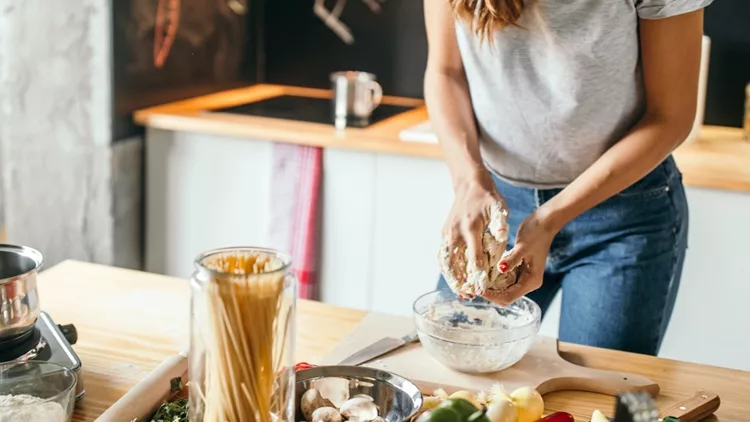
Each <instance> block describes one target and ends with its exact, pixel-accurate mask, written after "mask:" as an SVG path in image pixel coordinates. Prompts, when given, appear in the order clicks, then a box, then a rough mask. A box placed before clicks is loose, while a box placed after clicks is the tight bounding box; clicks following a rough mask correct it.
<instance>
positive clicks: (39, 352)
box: [0, 312, 85, 400]
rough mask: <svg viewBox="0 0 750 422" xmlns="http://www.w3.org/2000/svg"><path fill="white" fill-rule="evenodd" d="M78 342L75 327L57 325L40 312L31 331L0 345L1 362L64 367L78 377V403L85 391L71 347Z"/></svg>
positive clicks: (44, 313)
mask: <svg viewBox="0 0 750 422" xmlns="http://www.w3.org/2000/svg"><path fill="white" fill-rule="evenodd" d="M77 341H78V332H77V331H76V327H75V326H73V325H72V324H71V325H57V324H55V323H54V322H53V321H52V318H50V316H49V315H47V313H46V312H41V313H40V315H39V318H37V320H36V323H35V324H34V328H33V329H31V330H29V331H27V332H25V333H22V334H20V335H18V336H16V337H13V338H11V339H7V340H3V341H2V342H0V362H10V361H16V362H20V361H26V360H35V361H41V362H51V363H56V364H58V365H61V366H64V367H66V368H68V369H70V370H72V371H74V372H76V373H77V374H78V375H79V376H78V384H77V385H76V399H77V400H79V399H81V398H82V397H83V394H84V392H85V390H84V388H83V379H82V378H81V376H80V370H81V360H80V359H79V358H78V355H76V353H75V351H74V350H73V348H72V347H71V345H73V344H76V342H77Z"/></svg>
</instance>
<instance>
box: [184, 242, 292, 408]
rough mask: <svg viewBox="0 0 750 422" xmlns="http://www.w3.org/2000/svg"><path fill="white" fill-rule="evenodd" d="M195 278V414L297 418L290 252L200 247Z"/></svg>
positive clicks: (192, 390) (192, 363)
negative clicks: (295, 412) (209, 249)
mask: <svg viewBox="0 0 750 422" xmlns="http://www.w3.org/2000/svg"><path fill="white" fill-rule="evenodd" d="M195 266H196V271H195V273H194V274H193V277H192V278H191V280H190V286H191V291H192V295H191V297H192V299H191V329H190V357H189V360H190V369H189V386H190V412H189V419H190V421H191V422H238V421H257V422H294V410H295V407H294V379H295V378H294V327H295V323H294V321H295V320H294V312H295V300H296V284H297V282H296V279H295V278H294V276H293V275H292V272H291V271H292V270H291V258H290V257H289V256H288V255H286V254H283V253H280V252H277V251H274V250H270V249H262V248H249V247H248V248H245V247H242V248H226V249H217V250H211V251H208V252H205V253H203V254H201V255H200V256H199V257H198V258H197V259H196V261H195Z"/></svg>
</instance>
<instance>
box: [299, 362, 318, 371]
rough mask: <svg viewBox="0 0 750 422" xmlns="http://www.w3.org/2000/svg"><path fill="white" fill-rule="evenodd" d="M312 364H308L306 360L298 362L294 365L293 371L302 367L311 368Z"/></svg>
mask: <svg viewBox="0 0 750 422" xmlns="http://www.w3.org/2000/svg"><path fill="white" fill-rule="evenodd" d="M314 366H315V365H311V364H309V363H307V362H300V363H298V364H296V365H294V370H295V371H302V370H304V369H310V368H312V367H314Z"/></svg>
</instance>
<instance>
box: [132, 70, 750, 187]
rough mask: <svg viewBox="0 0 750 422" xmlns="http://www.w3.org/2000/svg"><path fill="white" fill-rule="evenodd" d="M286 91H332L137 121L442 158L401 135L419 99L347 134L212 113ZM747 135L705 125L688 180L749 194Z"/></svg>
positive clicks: (235, 94)
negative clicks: (405, 109) (402, 137)
mask: <svg viewBox="0 0 750 422" xmlns="http://www.w3.org/2000/svg"><path fill="white" fill-rule="evenodd" d="M284 94H286V95H298V96H308V97H318V98H327V97H330V91H328V90H321V89H312V88H299V87H289V86H279V85H264V84H260V85H253V86H249V87H246V88H239V89H234V90H230V91H223V92H218V93H215V94H210V95H206V96H202V97H196V98H191V99H188V100H184V101H177V102H174V103H169V104H165V105H160V106H156V107H151V108H147V109H144V110H139V111H137V112H136V113H135V121H136V122H137V123H139V124H142V125H146V126H150V127H154V128H159V129H167V130H174V131H187V132H202V133H210V134H218V135H227V136H237V137H242V138H248V139H268V140H273V141H279V142H288V143H294V144H302V145H313V146H318V147H324V148H344V149H357V150H363V151H373V152H378V153H390V154H400V155H410V156H417V157H429V158H442V157H443V152H442V150H441V149H440V146H439V145H436V144H430V143H423V142H404V141H401V140H400V139H399V137H398V134H399V132H400V131H401V130H403V129H406V128H408V127H411V126H414V125H416V124H419V123H421V122H424V121H426V120H427V119H428V117H427V110H426V109H425V107H424V106H423V101H422V100H418V99H409V98H398V97H388V96H386V97H384V98H383V103H384V104H397V105H407V106H418V108H416V109H414V110H412V111H409V112H406V113H402V114H399V115H396V116H393V117H391V118H389V119H386V120H384V121H382V122H379V123H377V124H374V125H372V126H370V127H368V128H364V129H358V128H348V129H346V130H344V131H342V132H339V131H336V130H335V129H334V128H333V126H332V125H324V124H318V123H309V122H300V121H293V120H283V119H270V118H264V117H255V116H243V115H236V114H227V113H215V112H210V110H214V109H220V108H225V107H231V106H235V105H240V104H247V103H250V102H254V101H258V100H261V99H265V98H270V97H275V96H279V95H284ZM742 137H743V131H742V130H741V129H737V128H725V127H717V126H704V127H703V128H702V130H701V134H700V138H699V140H698V141H696V142H693V143H690V144H685V145H683V146H681V147H680V148H679V149H678V150H677V151H676V152H675V158H676V160H677V163H678V165H679V167H680V170H681V171H682V173H683V175H684V181H685V183H686V184H687V185H690V186H697V187H704V188H714V189H726V190H734V191H743V192H750V142H747V141H744V140H743V139H742Z"/></svg>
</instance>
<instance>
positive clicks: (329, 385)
mask: <svg viewBox="0 0 750 422" xmlns="http://www.w3.org/2000/svg"><path fill="white" fill-rule="evenodd" d="M311 387H312V388H314V389H316V390H318V391H320V395H321V396H323V397H324V398H326V399H328V400H330V401H331V403H333V406H332V407H336V408H341V405H342V404H343V403H344V402H345V401H347V400H348V399H349V380H348V379H346V378H335V377H329V378H321V379H317V380H315V381H313V382H312V385H311Z"/></svg>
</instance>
